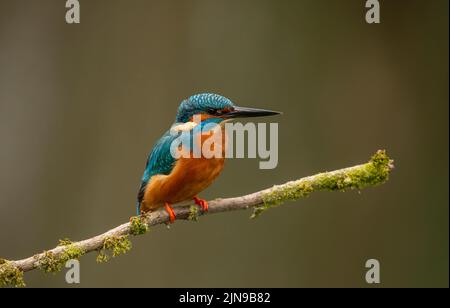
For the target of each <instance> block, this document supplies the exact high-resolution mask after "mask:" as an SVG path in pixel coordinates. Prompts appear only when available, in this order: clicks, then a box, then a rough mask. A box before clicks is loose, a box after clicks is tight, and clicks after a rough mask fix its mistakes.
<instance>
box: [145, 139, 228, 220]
mask: <svg viewBox="0 0 450 308" xmlns="http://www.w3.org/2000/svg"><path fill="white" fill-rule="evenodd" d="M208 137H210V135H203V136H202V138H201V140H200V139H199V142H201V144H202V145H203V143H204V142H205V140H206V139H207V138H208ZM224 144H225V134H224V133H223V135H222V144H221V145H220V146H221V148H222V149H221V150H222V157H221V158H205V157H203V156H202V157H201V158H180V159H179V160H178V161H177V162H176V163H175V166H174V168H173V170H172V172H171V173H170V174H169V175H156V176H153V177H152V178H151V179H150V182H149V184H148V185H147V189H146V191H145V194H144V198H143V201H142V205H141V209H142V210H143V211H144V212H146V211H150V210H154V209H156V208H159V207H161V206H163V205H164V203H165V202H168V203H170V204H174V203H178V202H181V201H185V200H190V199H192V198H193V197H194V196H196V195H197V194H199V193H200V192H201V191H203V190H204V189H206V188H207V187H208V186H209V185H211V183H212V182H213V181H214V180H215V179H216V178H217V177H218V176H219V174H220V172H221V171H222V169H223V167H224V163H225V159H224V155H225V146H223V145H224Z"/></svg>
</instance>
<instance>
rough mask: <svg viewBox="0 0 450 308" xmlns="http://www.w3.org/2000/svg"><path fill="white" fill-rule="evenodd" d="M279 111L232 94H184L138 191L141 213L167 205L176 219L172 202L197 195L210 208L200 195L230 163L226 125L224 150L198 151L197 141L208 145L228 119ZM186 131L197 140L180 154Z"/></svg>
mask: <svg viewBox="0 0 450 308" xmlns="http://www.w3.org/2000/svg"><path fill="white" fill-rule="evenodd" d="M277 114H280V112H277V111H272V110H266V109H257V108H247V107H239V106H236V105H235V104H234V103H233V102H232V101H231V100H229V99H228V98H226V97H223V96H221V95H218V94H213V93H202V94H196V95H193V96H191V97H189V98H188V99H185V100H183V101H182V102H181V104H180V105H179V107H178V112H177V115H176V118H175V122H174V123H173V125H172V126H171V128H170V129H169V130H168V131H166V132H165V133H164V134H163V136H162V137H161V138H160V139H159V140H158V141H157V142H156V144H155V145H154V146H153V149H152V151H151V152H150V154H149V155H148V158H147V162H146V166H145V171H144V174H143V176H142V179H141V186H140V188H139V192H138V196H137V203H136V210H137V215H140V214H144V213H147V212H151V211H155V210H157V209H159V208H162V207H164V208H165V210H166V211H167V213H168V214H169V220H170V223H173V222H174V221H175V219H176V217H175V212H174V210H173V208H172V205H173V204H176V203H179V202H183V201H187V200H193V201H194V203H195V204H196V205H198V206H200V207H201V209H202V210H203V211H208V202H207V201H206V200H204V199H200V198H199V197H198V194H199V193H200V192H202V191H203V190H205V189H206V188H207V187H208V186H210V185H211V184H212V182H214V180H215V179H216V178H217V177H218V176H219V174H220V173H221V171H222V169H223V167H224V162H225V143H226V140H227V139H226V132H225V129H221V130H220V134H221V136H220V137H221V138H222V140H221V141H222V143H219V145H213V147H214V146H221V148H220V150H219V151H222V154H223V155H219V157H217V156H213V157H210V156H207V157H206V156H205V155H204V153H201V155H200V156H195V155H193V153H192V152H193V151H194V150H195V146H198V147H199V148H200V149H202V148H203V147H202V146H203V145H204V143H205V142H206V140H208V138H209V137H211V134H213V133H214V131H215V128H216V127H220V128H223V126H224V123H226V122H227V121H230V120H232V119H235V118H248V117H261V116H272V115H277ZM174 132H175V133H174ZM183 132H185V133H186V132H187V133H188V136H189V141H190V143H189V144H191V145H192V146H191V147H189V146H188V147H186V148H185V149H184V151H187V152H189V153H187V154H188V155H181V156H179V155H178V156H177V155H174V152H173V144H174V142H175V140H176V139H177V138H179V137H180V134H181V133H183ZM171 148H172V149H171ZM175 148H177V147H175ZM185 154H186V153H185Z"/></svg>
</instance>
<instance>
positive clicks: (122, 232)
mask: <svg viewBox="0 0 450 308" xmlns="http://www.w3.org/2000/svg"><path fill="white" fill-rule="evenodd" d="M393 168H394V165H393V161H392V160H390V159H389V157H388V156H387V155H386V153H385V151H382V150H379V151H378V152H377V153H376V154H375V155H373V156H372V158H371V160H370V161H369V162H368V163H365V164H362V165H358V166H354V167H350V168H345V169H340V170H336V171H332V172H324V173H319V174H316V175H313V176H309V177H305V178H302V179H299V180H296V181H291V182H288V183H285V184H282V185H276V186H274V187H272V188H268V189H265V190H261V191H258V192H255V193H252V194H249V195H245V196H241V197H236V198H227V199H216V200H213V201H210V202H209V211H208V212H201V211H199V209H198V207H197V206H189V205H181V206H179V207H176V208H175V214H176V217H177V219H185V220H197V218H198V217H199V216H203V215H209V214H215V213H222V212H228V211H235V210H245V209H249V208H253V209H254V212H253V215H252V218H255V217H257V216H259V215H260V214H261V213H263V212H264V211H265V210H267V209H269V208H271V207H274V206H278V205H280V204H282V203H284V202H286V201H294V200H298V199H300V198H302V197H307V196H308V195H309V194H310V193H312V192H314V191H323V190H328V191H345V190H349V189H362V188H364V187H367V186H376V185H379V184H382V183H384V182H386V181H387V180H388V178H389V173H390V171H391V170H392V169H393ZM168 221H169V216H168V214H167V213H166V212H165V211H164V210H158V211H155V212H152V213H148V214H146V215H142V216H140V217H133V218H131V219H130V222H127V223H124V224H122V225H120V226H118V227H116V228H114V229H111V230H109V231H107V232H105V233H103V234H100V235H97V236H94V237H92V238H89V239H86V240H83V241H79V242H70V241H68V240H62V241H60V244H59V245H58V246H57V247H55V248H53V249H51V250H48V251H44V252H42V253H39V254H36V255H34V256H31V257H29V258H26V259H22V260H16V261H8V260H4V259H0V286H7V285H13V286H24V285H25V283H24V280H23V273H24V272H27V271H31V270H34V269H42V270H43V271H45V272H55V271H59V270H61V269H62V267H63V266H64V265H65V263H66V262H67V261H68V260H70V259H78V258H79V257H81V256H82V255H83V254H86V253H89V252H93V251H97V252H98V257H97V261H98V262H103V261H107V260H108V259H109V258H110V256H111V255H112V256H113V257H115V256H117V255H119V254H121V253H124V252H126V251H128V250H129V249H130V248H131V242H130V240H129V236H130V235H131V236H136V235H141V234H144V233H146V232H147V231H148V229H149V228H150V227H151V226H155V225H159V224H163V223H168Z"/></svg>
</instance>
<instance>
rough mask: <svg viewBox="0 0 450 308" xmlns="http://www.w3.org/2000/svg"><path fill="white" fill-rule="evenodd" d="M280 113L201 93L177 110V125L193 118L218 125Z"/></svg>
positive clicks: (183, 102) (186, 101)
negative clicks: (237, 119)
mask: <svg viewBox="0 0 450 308" xmlns="http://www.w3.org/2000/svg"><path fill="white" fill-rule="evenodd" d="M277 114H280V112H277V111H271V110H265V109H257V108H247V107H239V106H236V105H235V104H234V103H233V102H232V101H231V100H229V99H228V98H226V97H223V96H221V95H218V94H212V93H203V94H197V95H193V96H191V97H189V98H188V99H186V100H184V101H182V102H181V104H180V107H179V108H178V113H177V118H176V122H177V123H187V122H192V121H193V119H194V116H199V117H198V118H199V119H201V121H205V120H208V121H212V122H215V123H220V122H222V121H225V120H230V119H233V118H248V117H262V116H271V115H277Z"/></svg>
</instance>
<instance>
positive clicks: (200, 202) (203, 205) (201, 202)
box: [194, 197, 208, 212]
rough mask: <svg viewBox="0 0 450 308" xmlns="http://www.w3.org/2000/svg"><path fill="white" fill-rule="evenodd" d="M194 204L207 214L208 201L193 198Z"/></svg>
mask: <svg viewBox="0 0 450 308" xmlns="http://www.w3.org/2000/svg"><path fill="white" fill-rule="evenodd" d="M194 202H195V204H197V205H199V206H200V207H201V208H202V210H203V211H204V212H208V201H206V200H203V199H199V198H197V197H194Z"/></svg>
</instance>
